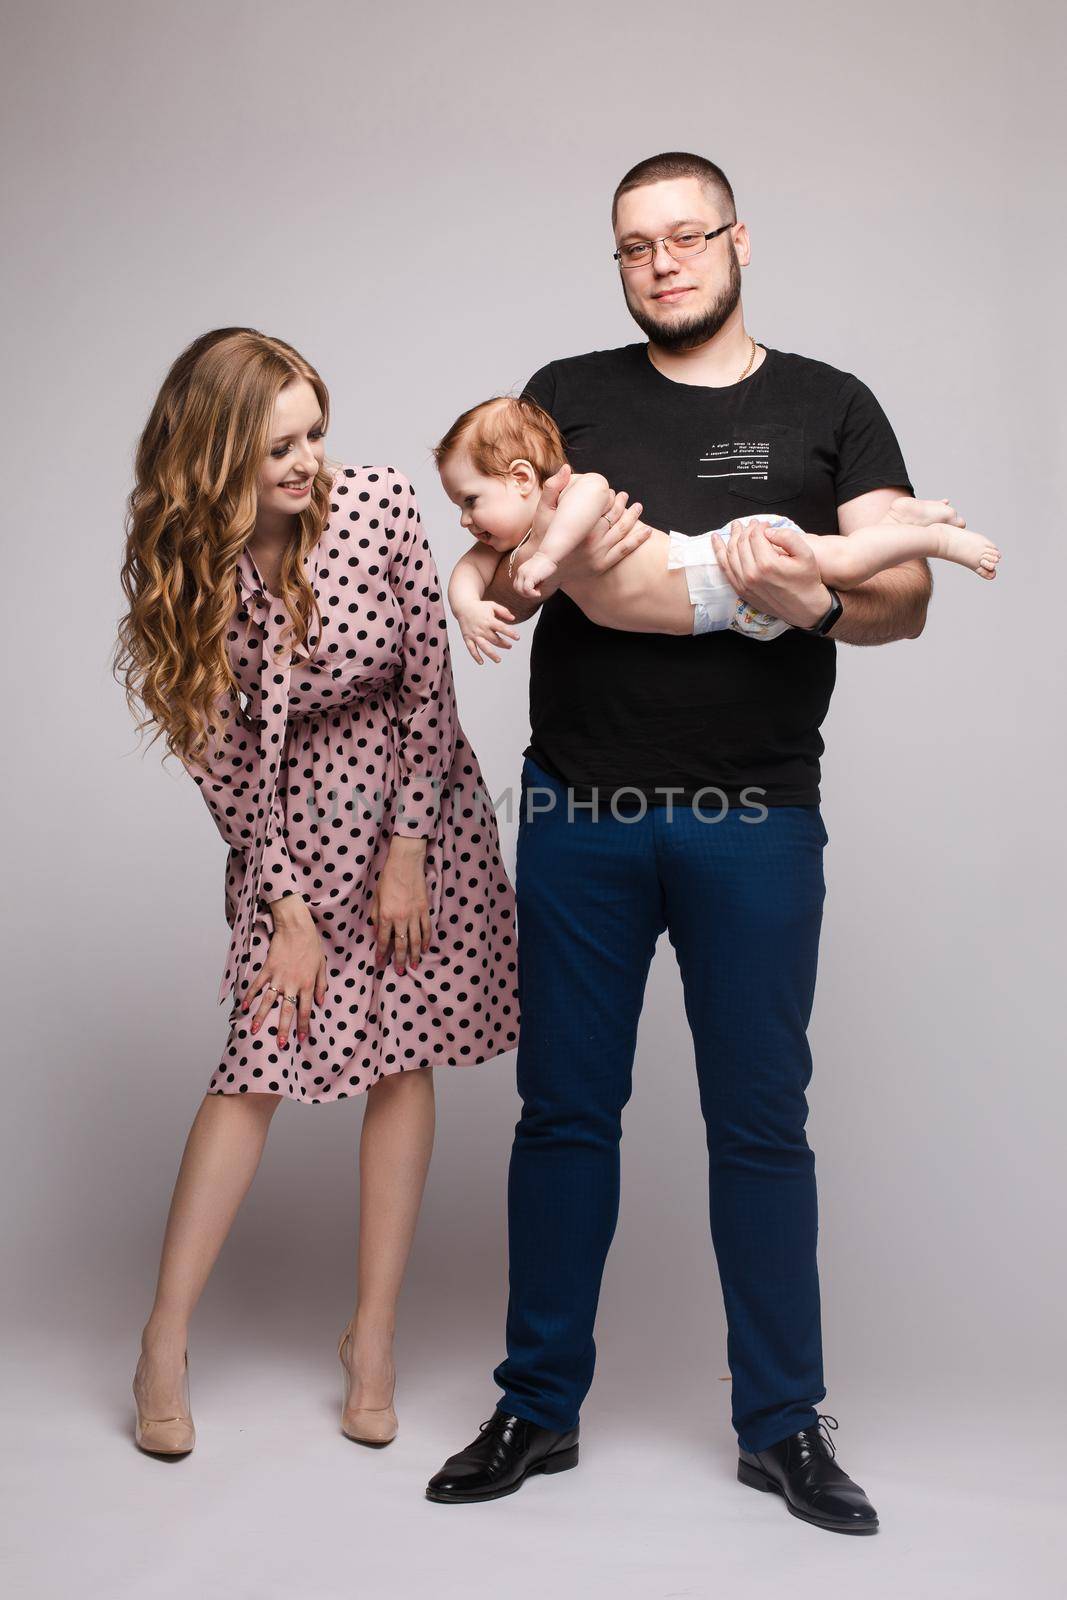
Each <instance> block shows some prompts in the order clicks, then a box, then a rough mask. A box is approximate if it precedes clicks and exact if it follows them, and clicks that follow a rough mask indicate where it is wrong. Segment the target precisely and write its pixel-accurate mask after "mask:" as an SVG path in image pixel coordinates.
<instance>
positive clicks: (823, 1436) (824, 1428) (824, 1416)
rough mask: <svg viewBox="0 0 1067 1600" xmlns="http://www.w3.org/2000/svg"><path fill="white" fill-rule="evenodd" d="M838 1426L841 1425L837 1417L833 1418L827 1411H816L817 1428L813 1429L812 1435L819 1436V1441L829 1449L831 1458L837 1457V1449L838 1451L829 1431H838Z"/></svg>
mask: <svg viewBox="0 0 1067 1600" xmlns="http://www.w3.org/2000/svg"><path fill="white" fill-rule="evenodd" d="M838 1425H839V1424H838V1421H837V1418H836V1417H831V1416H830V1414H829V1412H827V1411H816V1413H815V1426H814V1428H812V1429H811V1430H810V1431H811V1432H812V1433H815V1434H818V1436H819V1439H820V1440H821V1441H822V1443H823V1444H825V1445H826V1446H827V1448H828V1449H829V1451H830V1456H831V1458H832V1457H834V1456H836V1454H837V1449H836V1447H835V1445H834V1441H833V1440H832V1439H831V1437H830V1432H829V1430H830V1429H831V1428H834V1429H836V1428H837V1427H838Z"/></svg>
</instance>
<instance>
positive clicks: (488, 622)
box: [456, 600, 519, 667]
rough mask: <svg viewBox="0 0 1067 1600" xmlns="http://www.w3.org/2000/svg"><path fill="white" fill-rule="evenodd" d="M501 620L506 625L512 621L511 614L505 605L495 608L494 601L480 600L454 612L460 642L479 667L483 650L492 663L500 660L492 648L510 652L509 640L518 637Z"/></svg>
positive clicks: (512, 616)
mask: <svg viewBox="0 0 1067 1600" xmlns="http://www.w3.org/2000/svg"><path fill="white" fill-rule="evenodd" d="M501 618H503V619H505V620H506V621H507V622H514V621H515V616H514V613H513V612H511V611H509V610H508V608H507V606H502V605H498V604H497V602H496V601H495V600H479V602H478V603H477V605H473V606H465V607H464V609H463V610H462V611H457V612H456V621H457V622H458V623H459V626H460V632H461V633H462V634H463V643H464V644H465V645H466V646H467V649H468V650H469V651H470V653H471V655H472V656H473V657H474V659H475V661H477V663H478V665H479V666H480V667H481V666H484V664H485V663H484V662H483V661H482V657H481V654H480V653H479V652H481V651H483V650H484V651H485V654H486V655H487V656H488V657H489V659H490V660H491V661H499V660H500V657H499V656H498V655H497V654H496V651H495V650H494V649H493V646H494V645H495V646H496V647H497V649H500V650H510V649H511V645H510V644H509V643H508V640H509V639H517V638H518V637H519V636H518V634H517V633H516V632H515V630H514V629H513V628H506V627H505V626H504V622H503V621H502V620H501Z"/></svg>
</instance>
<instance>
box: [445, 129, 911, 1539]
mask: <svg viewBox="0 0 1067 1600" xmlns="http://www.w3.org/2000/svg"><path fill="white" fill-rule="evenodd" d="M736 218H737V213H736V210H735V207H734V196H733V192H732V189H731V187H730V184H729V182H728V181H727V179H726V176H725V174H724V173H723V172H722V171H721V170H720V169H719V168H718V167H717V166H715V165H714V164H713V163H711V162H710V161H706V160H704V159H703V158H701V157H699V156H694V155H688V154H680V153H670V154H665V155H660V156H655V157H652V158H651V159H649V160H647V161H643V162H641V163H640V164H639V165H638V166H636V167H634V168H633V169H632V170H631V171H630V172H628V173H627V174H626V176H625V177H624V178H623V180H622V182H621V183H620V185H619V187H618V189H617V191H616V194H615V199H614V203H613V207H612V224H613V228H614V232H615V242H616V259H617V261H618V264H619V277H620V281H621V284H622V290H623V294H624V296H625V299H626V304H627V308H628V309H629V311H630V313H631V315H632V316H633V318H634V320H635V322H637V324H638V326H639V327H640V328H641V330H642V331H643V333H644V334H645V335H646V336H647V341H648V342H647V344H646V343H644V342H642V343H639V344H632V345H627V346H624V347H623V348H621V349H617V350H604V351H594V352H592V353H591V354H588V355H584V356H576V357H573V358H571V359H568V360H561V361H553V362H550V363H549V365H548V366H546V367H543V368H541V370H540V371H538V372H537V373H536V374H535V375H534V377H533V378H531V380H530V382H529V384H528V386H527V389H526V394H527V395H528V396H529V397H530V398H532V399H534V400H536V401H537V402H538V403H539V404H540V405H542V406H543V407H544V408H545V410H547V411H548V412H549V413H550V414H551V415H552V417H553V418H554V419H555V421H556V423H557V425H558V426H559V428H560V430H561V432H562V434H563V437H564V439H565V442H566V444H567V449H568V455H569V457H570V461H571V463H572V465H573V466H574V468H575V469H576V470H586V469H588V470H596V471H597V472H600V473H603V474H604V475H605V476H606V477H607V478H608V479H609V481H610V482H611V483H613V484H615V485H617V486H620V485H621V486H622V487H623V488H624V489H625V490H626V491H628V492H629V494H630V495H631V496H632V497H633V500H634V501H635V502H636V501H637V500H638V497H639V499H640V503H641V504H643V516H644V517H645V518H646V519H647V521H648V523H651V524H652V525H654V526H658V527H660V528H664V529H678V530H680V531H683V532H685V533H687V534H696V533H698V532H700V531H701V530H703V529H706V528H709V527H717V526H723V525H725V524H726V523H728V522H732V521H734V520H735V519H738V518H744V517H745V516H746V515H747V516H749V517H751V516H752V514H753V513H755V512H781V513H784V514H785V515H787V516H789V517H790V518H791V519H792V520H793V521H795V522H797V523H798V524H799V525H800V526H801V527H802V528H804V529H805V530H807V531H810V532H813V533H833V532H840V533H843V534H847V533H849V532H850V531H852V530H853V529H855V528H857V527H859V526H861V525H862V524H864V523H869V522H872V521H875V520H877V519H878V518H879V517H880V516H881V515H882V514H883V513H884V511H885V510H886V509H887V508H888V505H889V503H890V501H891V500H893V499H894V498H895V497H896V496H897V495H901V494H912V493H913V490H912V487H911V484H910V482H909V480H908V475H907V471H906V469H905V466H904V462H903V459H902V457H901V453H900V450H899V447H898V445H897V441H896V439H895V438H894V435H893V432H892V429H891V428H890V426H889V423H888V421H887V420H886V418H885V415H884V414H883V412H882V410H881V408H880V407H879V405H878V403H877V401H876V400H875V398H874V396H873V395H872V394H871V392H870V390H869V389H867V388H866V387H865V386H864V385H863V384H862V383H860V382H859V380H858V379H857V378H855V377H853V376H852V375H851V374H848V373H844V372H840V371H838V370H836V369H835V368H833V367H830V366H827V365H826V364H825V363H823V362H819V361H814V360H811V359H809V358H807V357H803V356H798V355H792V354H787V353H785V352H782V351H778V350H773V349H765V348H762V347H760V346H758V345H757V344H756V343H755V342H754V341H753V340H752V339H751V338H750V337H749V335H748V333H747V332H746V329H745V323H744V315H743V309H742V303H741V269H742V268H743V267H744V266H746V265H747V264H748V261H749V256H750V246H749V238H748V232H747V229H746V227H745V225H744V223H742V222H738V221H737V220H736ZM565 475H566V469H564V471H563V473H562V474H557V475H556V478H555V479H554V480H550V484H549V485H548V486H547V487H548V490H549V493H548V495H547V496H546V500H547V501H548V503H549V510H550V507H551V503H552V501H553V498H554V494H555V493H558V488H559V486H560V484H561V483H562V482H563V481H565ZM621 509H622V497H621V496H620V498H619V500H617V502H616V507H615V511H616V512H619V511H621ZM546 517H547V514H543V515H541V516H540V517H539V519H538V523H537V524H536V525H535V530H534V534H533V535H531V541H535V540H536V538H537V537H538V536H539V534H540V533H541V532H543V528H544V525H545V521H546ZM617 526H618V528H620V529H625V537H624V538H621V539H618V538H617V536H616V538H617V547H616V548H615V549H614V550H613V551H612V550H611V548H610V546H611V544H612V540H611V539H610V538H609V539H608V540H607V541H606V543H605V544H604V545H603V546H602V548H600V549H598V550H597V551H595V552H593V553H590V552H588V551H587V552H583V553H579V554H578V555H576V556H575V558H573V559H574V561H578V560H584V561H592V562H594V563H597V562H599V563H600V565H601V566H603V565H605V564H607V563H608V562H610V561H611V560H614V559H618V558H619V554H620V549H621V552H622V553H623V554H625V553H626V550H627V549H628V548H631V547H632V544H633V543H634V542H635V541H636V539H638V538H639V537H640V536H641V532H642V528H641V526H640V525H639V526H637V527H635V526H634V507H633V506H631V508H630V511H629V512H627V513H625V514H624V516H623V518H622V520H620V521H619V522H618V524H617ZM774 538H775V541H776V544H778V542H779V541H781V546H779V548H777V549H776V548H775V547H774V546H772V545H771V544H770V543H769V542H768V539H767V536H766V533H765V532H764V531H763V525H761V524H760V523H758V522H751V523H750V524H748V525H747V526H745V527H744V528H743V529H741V530H740V531H738V530H736V529H735V531H734V533H733V535H732V536H731V539H730V542H729V545H728V547H726V549H725V550H724V552H723V561H724V565H725V567H726V570H727V574H728V576H729V578H730V581H731V583H732V585H733V586H734V588H735V589H736V590H737V591H738V593H739V595H740V596H741V597H742V599H744V600H746V601H747V602H749V603H750V604H751V605H752V606H753V607H755V608H756V609H757V610H759V611H762V612H766V613H769V614H770V615H771V616H773V617H779V618H782V619H783V620H784V621H786V622H787V623H789V624H791V628H790V630H789V631H787V632H785V633H783V634H782V635H781V636H780V637H778V638H776V639H774V640H772V641H757V640H754V639H752V638H747V637H744V636H742V635H741V634H740V633H738V632H733V631H719V632H709V633H701V634H698V635H695V636H693V637H690V638H683V637H675V636H667V635H658V634H637V633H627V632H621V631H616V630H613V629H607V628H599V627H596V626H595V625H594V624H593V623H591V622H590V621H589V620H588V619H587V618H586V617H585V616H584V614H583V613H582V612H581V611H580V610H579V609H578V607H577V606H575V605H574V604H573V603H572V602H571V601H570V600H569V599H568V598H567V597H566V596H565V595H563V594H561V593H559V592H558V582H559V581H560V579H562V580H563V581H565V579H566V572H565V571H561V572H560V573H559V574H558V575H557V579H556V583H555V584H554V585H553V584H548V583H546V584H545V585H544V586H543V596H542V598H543V601H544V603H543V604H542V606H541V615H540V617H539V620H538V624H537V628H536V631H535V633H534V638H533V645H532V650H531V660H530V666H531V675H530V721H531V739H530V744H529V745H528V747H527V750H526V752H525V754H526V762H525V765H524V768H523V790H524V793H523V806H524V809H523V811H522V813H521V816H520V823H519V845H518V855H517V865H516V889H517V894H518V931H519V963H520V972H519V983H520V998H521V1003H522V1015H523V1024H522V1031H521V1039H520V1045H519V1054H518V1082H519V1090H520V1093H521V1096H522V1100H523V1110H522V1117H521V1120H520V1122H519V1124H518V1127H517V1129H516V1133H515V1144H514V1148H513V1151H512V1159H511V1171H510V1179H509V1251H510V1286H511V1295H510V1301H509V1307H508V1323H507V1359H506V1360H505V1361H503V1362H502V1363H501V1365H500V1366H499V1367H498V1368H497V1370H496V1372H495V1374H494V1376H495V1378H496V1380H497V1382H498V1383H499V1384H500V1386H501V1387H502V1388H503V1390H504V1396H503V1399H502V1400H501V1402H500V1404H499V1406H498V1409H497V1411H496V1413H495V1414H494V1416H493V1417H492V1418H491V1420H490V1421H489V1422H488V1424H484V1425H483V1427H482V1429H481V1430H480V1432H479V1436H478V1438H477V1440H475V1441H474V1443H473V1444H471V1445H469V1446H468V1447H467V1448H466V1449H465V1450H463V1451H461V1452H459V1454H458V1455H456V1456H453V1457H451V1458H450V1460H449V1461H448V1462H446V1464H445V1466H444V1467H443V1468H442V1470H441V1471H440V1472H439V1473H437V1474H436V1475H435V1477H434V1478H433V1479H432V1480H431V1482H430V1484H429V1486H428V1488H427V1494H428V1495H429V1497H430V1498H431V1499H434V1500H438V1501H444V1502H447V1503H460V1502H464V1501H469V1500H485V1499H494V1498H496V1497H497V1496H499V1495H503V1494H509V1493H511V1492H513V1491H514V1490H516V1489H518V1488H519V1487H520V1486H521V1485H522V1484H523V1482H524V1481H525V1479H526V1478H527V1477H528V1476H530V1475H531V1474H532V1473H534V1472H558V1471H563V1470H565V1469H566V1468H568V1467H571V1466H574V1465H575V1464H576V1463H577V1459H578V1413H579V1409H580V1406H581V1403H582V1401H583V1399H584V1397H585V1394H586V1392H587V1391H588V1388H589V1384H590V1382H591V1380H592V1374H593V1361H594V1343H593V1325H594V1319H595V1314H596V1306H597V1298H598V1295H599V1291H600V1282H601V1276H602V1272H603V1267H604V1262H605V1258H606V1255H607V1251H608V1248H609V1245H610V1243H611V1238H612V1235H613V1232H614V1228H615V1222H616V1217H617V1211H618V1184H619V1139H620V1132H621V1112H622V1107H623V1105H624V1104H625V1103H626V1100H627V1099H628V1098H629V1094H630V1087H631V1085H630V1075H631V1068H632V1063H633V1055H634V1044H635V1038H636V1032H637V1023H638V1017H639V1014H640V1010H641V1004H642V997H643V993H644V987H645V979H646V976H647V973H648V967H649V963H650V961H651V958H652V954H653V951H654V949H655V945H656V941H657V939H658V936H659V934H660V933H661V932H662V931H663V929H664V928H666V930H667V931H668V934H669V937H670V940H671V943H672V945H673V946H674V948H675V951H676V954H677V957H678V962H679V966H680V969H681V973H682V979H683V984H684V991H685V1006H686V1014H687V1018H688V1021H689V1024H690V1027H691V1030H692V1033H693V1040H694V1046H695V1051H696V1065H697V1074H698V1079H699V1085H700V1100H701V1109H702V1112H703V1115H704V1119H705V1124H706V1128H707V1143H708V1152H709V1183H710V1203H711V1228H712V1237H713V1242H714V1246H715V1252H716V1258H717V1263H718V1268H719V1276H720V1282H721V1285H722V1290H723V1299H724V1303H725V1308H726V1314H727V1323H728V1344H727V1354H728V1359H729V1363H730V1370H731V1373H732V1376H733V1390H732V1402H733V1423H734V1427H735V1429H736V1431H737V1435H738V1443H739V1449H740V1455H739V1461H738V1477H739V1478H740V1480H741V1482H742V1483H745V1484H749V1485H751V1486H752V1487H755V1488H760V1489H764V1490H771V1491H773V1492H776V1493H778V1494H781V1495H783V1496H784V1498H785V1500H786V1504H787V1506H788V1509H789V1510H790V1511H791V1512H792V1513H793V1514H794V1515H796V1516H799V1517H802V1518H804V1519H805V1520H807V1521H809V1522H812V1523H814V1524H815V1525H817V1526H819V1527H823V1528H827V1529H830V1530H833V1531H838V1532H846V1533H873V1532H874V1531H875V1530H876V1529H877V1526H878V1519H877V1515H876V1513H875V1510H874V1508H873V1506H872V1505H871V1503H870V1501H869V1500H868V1499H867V1497H866V1495H865V1494H864V1492H863V1490H862V1489H861V1488H860V1487H859V1485H858V1484H856V1483H854V1482H853V1481H852V1479H851V1478H849V1477H848V1476H847V1474H846V1473H845V1472H844V1471H843V1469H842V1468H841V1467H840V1466H839V1465H838V1464H837V1463H836V1461H834V1459H833V1455H834V1450H833V1445H832V1443H831V1441H830V1435H829V1433H828V1432H827V1431H825V1430H826V1428H827V1427H828V1426H829V1427H836V1426H837V1423H836V1419H835V1418H832V1417H830V1418H827V1419H824V1418H823V1417H822V1416H821V1415H820V1414H819V1413H818V1412H817V1410H816V1407H817V1405H818V1403H819V1401H820V1400H822V1399H823V1398H824V1397H825V1394H826V1390H825V1387H824V1384H823V1372H822V1347H821V1329H820V1307H819V1280H818V1270H817V1264H816V1241H817V1231H818V1221H817V1206H816V1186H815V1170H814V1157H813V1154H812V1152H811V1149H810V1147H809V1146H808V1143H807V1140H806V1137H805V1132H804V1124H805V1119H806V1117H807V1109H808V1108H807V1102H806V1099H805V1093H804V1091H805V1089H806V1087H807V1084H808V1081H809V1079H810V1075H811V1056H810V1052H809V1048H808V1042H807V1037H806V1029H807V1025H808V1020H809V1016H810V1012H811V1005H812V999H813V994H814V986H815V974H816V965H817V957H818V940H819V929H820V924H821V915H822V902H823V894H824V883H823V873H822V851H823V846H824V845H825V843H826V832H825V829H824V827H823V823H822V819H821V816H820V812H819V799H820V793H819V757H820V755H821V753H822V750H823V743H822V739H821V736H820V733H819V727H820V724H821V723H822V720H823V718H824V716H825V714H826V710H827V707H828V705H829V700H830V695H831V691H832V689H833V685H834V676H835V655H836V650H835V643H834V641H835V640H838V639H840V640H842V641H844V642H847V643H850V644H883V643H888V642H889V641H890V640H893V639H913V638H916V637H917V636H918V635H919V633H920V632H921V631H922V628H923V624H924V621H925V616H926V606H927V601H928V598H929V594H930V588H931V584H930V576H929V569H928V567H927V565H926V563H925V562H924V561H909V562H906V563H904V564H902V565H901V566H899V567H895V568H893V569H891V570H890V571H888V572H885V573H882V574H880V575H879V576H878V577H876V578H874V579H872V580H870V581H869V582H867V583H865V584H863V585H862V586H861V587H860V588H857V589H853V590H850V591H848V593H847V594H845V595H844V596H838V595H837V594H835V593H833V592H832V591H830V590H828V589H827V588H826V587H825V586H824V585H823V583H822V582H821V581H820V579H819V575H818V571H817V568H816V565H815V562H814V559H813V558H812V556H811V553H810V551H809V550H808V548H807V546H806V545H805V542H804V541H803V540H802V539H799V538H797V537H796V536H795V535H792V534H790V533H789V532H788V531H787V530H775V533H774ZM783 546H784V548H783ZM605 552H607V553H606V554H605ZM571 570H573V567H572V568H571ZM550 591H551V593H550ZM549 596H550V597H549ZM489 598H491V599H494V600H499V601H501V602H502V603H503V604H505V605H506V606H507V607H509V608H510V610H511V611H512V612H513V613H514V615H515V616H516V618H518V619H520V620H521V619H524V618H525V617H527V616H529V615H532V611H533V609H536V608H535V607H531V605H530V603H529V602H527V601H524V600H522V599H521V598H520V597H519V596H518V595H517V594H516V592H515V589H514V586H513V584H512V583H511V582H510V581H509V577H508V570H507V562H506V560H502V561H501V563H500V566H499V567H498V570H497V574H496V578H495V579H494V583H493V586H492V588H491V591H490V594H489ZM535 795H536V796H537V797H538V798H537V799H536V800H535V799H534V796H535ZM549 802H551V803H549Z"/></svg>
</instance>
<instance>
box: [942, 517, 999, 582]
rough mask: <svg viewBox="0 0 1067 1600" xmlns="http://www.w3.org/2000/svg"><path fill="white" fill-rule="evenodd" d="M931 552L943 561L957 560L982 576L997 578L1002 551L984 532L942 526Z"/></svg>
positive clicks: (962, 565)
mask: <svg viewBox="0 0 1067 1600" xmlns="http://www.w3.org/2000/svg"><path fill="white" fill-rule="evenodd" d="M936 537H937V543H936V546H935V548H934V549H933V551H932V552H931V554H933V555H935V556H940V557H941V559H942V560H943V561H956V562H958V563H959V565H960V566H961V567H970V568H971V569H972V571H974V572H977V574H978V576H979V577H980V578H995V577H996V575H997V563H998V562H999V560H1000V551H999V550H998V549H997V547H996V545H995V544H992V543H991V542H990V541H989V540H988V539H987V538H986V536H985V534H984V533H967V532H964V531H961V530H960V529H958V528H940V529H939V530H938V533H937V536H936Z"/></svg>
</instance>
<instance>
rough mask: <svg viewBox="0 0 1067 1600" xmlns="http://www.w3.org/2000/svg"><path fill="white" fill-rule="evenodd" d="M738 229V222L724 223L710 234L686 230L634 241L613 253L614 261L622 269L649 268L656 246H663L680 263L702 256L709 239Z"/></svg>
mask: <svg viewBox="0 0 1067 1600" xmlns="http://www.w3.org/2000/svg"><path fill="white" fill-rule="evenodd" d="M736 227H737V223H736V222H724V223H723V225H722V227H721V228H713V229H712V231H711V232H710V233H698V232H697V231H696V230H695V229H689V228H685V229H683V230H682V231H681V232H680V233H667V234H664V235H663V237H662V238H661V239H632V240H631V241H630V243H629V244H624V245H622V246H621V247H620V248H619V249H618V250H616V251H614V252H613V254H614V259H615V260H616V261H617V262H618V263H619V265H620V267H647V266H648V264H649V262H650V261H651V260H652V258H653V256H654V255H655V254H656V246H657V245H658V244H661V245H662V246H663V248H664V249H665V250H666V252H667V254H668V255H669V256H673V257H674V259H675V261H680V260H682V258H683V257H685V256H698V255H700V254H701V252H702V251H704V250H706V249H707V248H708V240H709V239H717V238H718V237H719V234H720V233H725V232H726V230H727V228H736Z"/></svg>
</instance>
